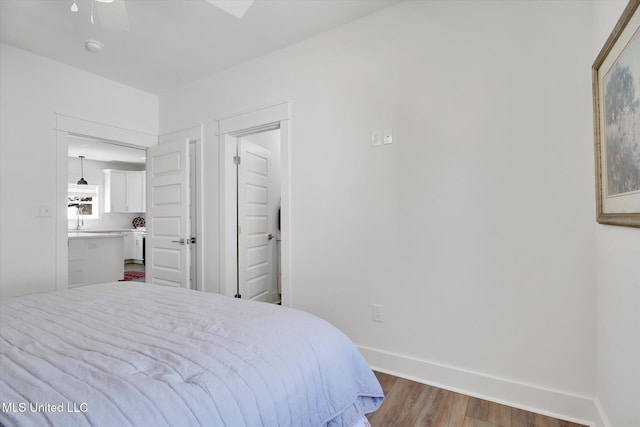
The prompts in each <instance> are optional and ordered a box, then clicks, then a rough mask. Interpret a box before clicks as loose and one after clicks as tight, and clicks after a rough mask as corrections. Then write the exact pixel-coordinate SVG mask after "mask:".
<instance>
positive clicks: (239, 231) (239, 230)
mask: <svg viewBox="0 0 640 427" xmlns="http://www.w3.org/2000/svg"><path fill="white" fill-rule="evenodd" d="M240 233H242V227H240V226H238V236H239V235H240Z"/></svg>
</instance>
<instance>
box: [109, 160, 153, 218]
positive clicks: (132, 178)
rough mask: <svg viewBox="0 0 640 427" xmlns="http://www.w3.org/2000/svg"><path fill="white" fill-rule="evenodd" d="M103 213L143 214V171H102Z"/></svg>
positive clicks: (144, 182) (144, 179) (144, 180)
mask: <svg viewBox="0 0 640 427" xmlns="http://www.w3.org/2000/svg"><path fill="white" fill-rule="evenodd" d="M103 172H104V192H105V201H104V211H105V212H145V211H146V200H145V199H146V191H145V184H146V177H145V171H122V170H115V169H104V170H103Z"/></svg>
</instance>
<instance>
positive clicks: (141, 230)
mask: <svg viewBox="0 0 640 427" xmlns="http://www.w3.org/2000/svg"><path fill="white" fill-rule="evenodd" d="M123 231H135V232H137V233H144V232H145V231H146V229H144V228H99V229H86V228H85V229H80V230H76V229H75V228H72V229H70V230H68V232H69V233H118V232H123Z"/></svg>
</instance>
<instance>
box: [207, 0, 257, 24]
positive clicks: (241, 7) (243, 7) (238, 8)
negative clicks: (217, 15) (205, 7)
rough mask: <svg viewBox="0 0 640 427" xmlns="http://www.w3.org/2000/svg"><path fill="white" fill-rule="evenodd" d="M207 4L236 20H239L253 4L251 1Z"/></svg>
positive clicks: (215, 0) (223, 0)
mask: <svg viewBox="0 0 640 427" xmlns="http://www.w3.org/2000/svg"><path fill="white" fill-rule="evenodd" d="M207 2H209V3H211V4H212V5H214V6H216V7H218V8H220V9H222V10H224V11H225V12H227V13H228V14H229V15H232V16H235V17H236V18H238V19H241V18H242V17H243V16H244V14H245V13H247V10H249V8H250V7H251V5H252V4H253V0H207Z"/></svg>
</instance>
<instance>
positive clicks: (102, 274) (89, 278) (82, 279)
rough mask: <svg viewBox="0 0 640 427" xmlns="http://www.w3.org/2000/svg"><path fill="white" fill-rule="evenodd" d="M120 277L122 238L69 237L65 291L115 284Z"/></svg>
mask: <svg viewBox="0 0 640 427" xmlns="http://www.w3.org/2000/svg"><path fill="white" fill-rule="evenodd" d="M123 277H124V263H123V262H122V237H121V236H120V235H113V234H106V233H103V234H99V233H70V234H69V287H70V288H73V287H76V286H83V285H92V284H95V283H108V282H116V281H118V280H120V279H122V278H123Z"/></svg>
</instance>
